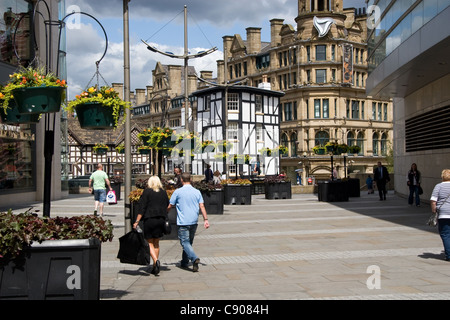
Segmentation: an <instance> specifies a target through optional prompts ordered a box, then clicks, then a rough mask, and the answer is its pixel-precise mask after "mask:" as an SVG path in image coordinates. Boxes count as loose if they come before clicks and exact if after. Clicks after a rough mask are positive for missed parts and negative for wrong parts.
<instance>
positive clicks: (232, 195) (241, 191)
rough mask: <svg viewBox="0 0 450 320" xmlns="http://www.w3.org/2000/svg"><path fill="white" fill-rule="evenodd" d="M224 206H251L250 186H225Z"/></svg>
mask: <svg viewBox="0 0 450 320" xmlns="http://www.w3.org/2000/svg"><path fill="white" fill-rule="evenodd" d="M223 203H224V204H242V205H247V204H252V186H251V185H250V184H247V185H240V184H227V185H225V186H224V200H223Z"/></svg>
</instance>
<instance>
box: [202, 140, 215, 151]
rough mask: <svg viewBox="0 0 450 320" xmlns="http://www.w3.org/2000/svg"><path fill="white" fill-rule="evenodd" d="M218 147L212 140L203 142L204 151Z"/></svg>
mask: <svg viewBox="0 0 450 320" xmlns="http://www.w3.org/2000/svg"><path fill="white" fill-rule="evenodd" d="M215 149H216V145H215V144H214V142H213V141H211V140H205V141H203V142H202V152H213V151H214V150H215Z"/></svg>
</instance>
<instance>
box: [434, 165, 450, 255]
mask: <svg viewBox="0 0 450 320" xmlns="http://www.w3.org/2000/svg"><path fill="white" fill-rule="evenodd" d="M441 178H442V182H441V183H438V184H437V185H436V186H435V187H434V189H433V192H432V193H431V198H430V202H431V211H432V212H437V214H438V216H437V217H438V229H439V235H440V236H441V239H442V243H443V244H444V252H445V260H446V261H450V169H444V170H443V171H442V174H441Z"/></svg>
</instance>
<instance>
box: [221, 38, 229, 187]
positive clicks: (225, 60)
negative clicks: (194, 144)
mask: <svg viewBox="0 0 450 320" xmlns="http://www.w3.org/2000/svg"><path fill="white" fill-rule="evenodd" d="M227 50H228V46H227V42H226V41H224V48H223V54H224V66H223V67H224V69H225V70H224V71H223V81H224V86H225V97H224V100H225V101H224V105H223V106H222V108H223V110H224V113H223V115H224V122H223V126H224V127H223V128H222V135H223V137H222V138H223V140H224V141H226V140H227V128H228V84H227V82H228V76H227V72H228V51H227ZM223 152H225V150H224V151H223ZM224 161H225V165H224V169H225V177H226V179H229V177H230V175H229V173H228V163H227V161H226V160H224Z"/></svg>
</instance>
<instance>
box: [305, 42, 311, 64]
mask: <svg viewBox="0 0 450 320" xmlns="http://www.w3.org/2000/svg"><path fill="white" fill-rule="evenodd" d="M310 61H311V47H310V46H306V62H310Z"/></svg>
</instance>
